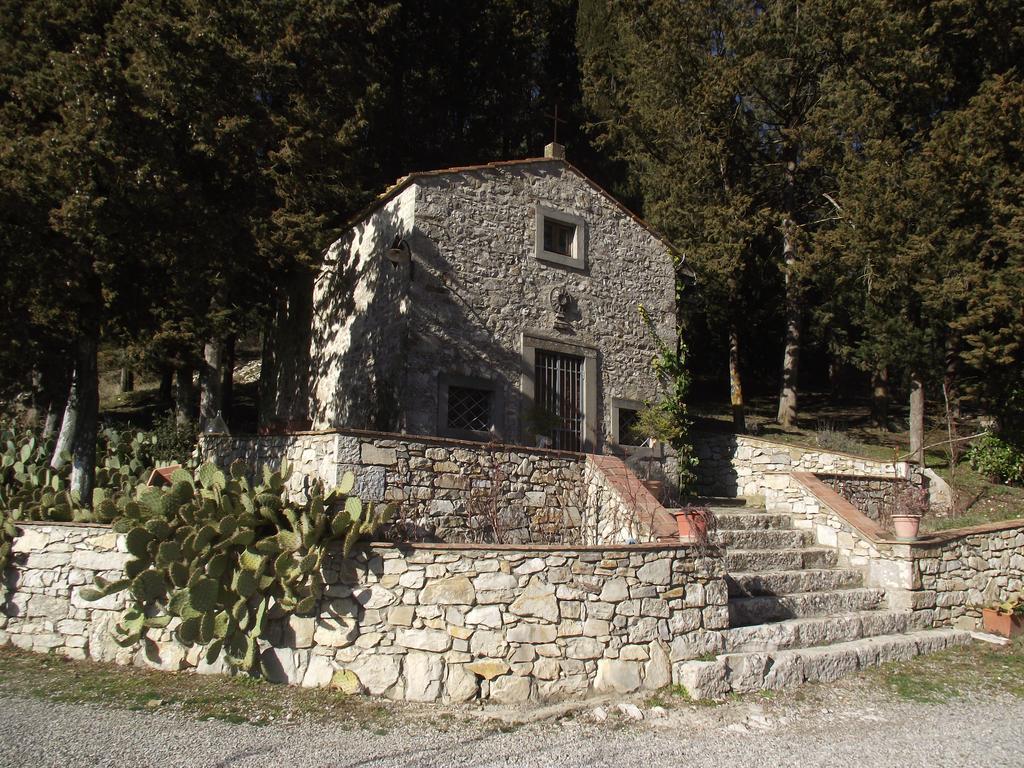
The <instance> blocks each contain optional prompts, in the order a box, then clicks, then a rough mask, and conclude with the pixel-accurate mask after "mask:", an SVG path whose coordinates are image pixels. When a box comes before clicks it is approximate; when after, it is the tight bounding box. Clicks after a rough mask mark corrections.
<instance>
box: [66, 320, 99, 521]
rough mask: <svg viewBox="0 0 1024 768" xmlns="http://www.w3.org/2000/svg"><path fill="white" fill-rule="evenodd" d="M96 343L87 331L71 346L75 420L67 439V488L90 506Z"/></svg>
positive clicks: (93, 477) (96, 418)
mask: <svg viewBox="0 0 1024 768" xmlns="http://www.w3.org/2000/svg"><path fill="white" fill-rule="evenodd" d="M98 347H99V342H98V339H97V338H96V336H95V335H92V334H89V335H86V336H82V338H80V339H79V340H78V345H77V347H76V350H75V373H76V376H77V378H78V420H77V422H76V424H75V434H74V437H73V438H72V441H71V492H72V493H77V494H78V498H79V500H80V502H81V503H82V504H84V505H85V506H92V489H93V485H94V483H95V480H96V433H97V431H98V428H99V414H100V387H99V372H98V369H97V361H96V352H97V349H98Z"/></svg>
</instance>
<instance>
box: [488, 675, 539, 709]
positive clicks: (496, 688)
mask: <svg viewBox="0 0 1024 768" xmlns="http://www.w3.org/2000/svg"><path fill="white" fill-rule="evenodd" d="M531 693H532V681H531V680H530V678H528V677H516V676H514V675H506V676H505V677H499V678H497V679H495V680H492V681H491V684H490V698H491V700H492V701H495V702H498V703H499V704H521V703H522V702H524V701H529V699H530V694H531Z"/></svg>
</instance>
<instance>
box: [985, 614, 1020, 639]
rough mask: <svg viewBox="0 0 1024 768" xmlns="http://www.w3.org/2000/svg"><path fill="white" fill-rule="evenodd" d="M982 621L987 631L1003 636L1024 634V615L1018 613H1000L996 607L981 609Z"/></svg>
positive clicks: (1011, 636)
mask: <svg viewBox="0 0 1024 768" xmlns="http://www.w3.org/2000/svg"><path fill="white" fill-rule="evenodd" d="M981 623H982V625H983V626H984V628H985V631H986V632H991V633H992V634H993V635H1000V636H1002V637H1010V638H1013V637H1017V636H1018V635H1024V616H1021V615H1019V614H1016V613H1000V612H999V611H997V610H996V609H995V608H982V609H981Z"/></svg>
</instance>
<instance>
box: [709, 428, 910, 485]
mask: <svg viewBox="0 0 1024 768" xmlns="http://www.w3.org/2000/svg"><path fill="white" fill-rule="evenodd" d="M694 449H695V451H696V454H697V458H698V459H699V460H700V464H699V465H698V466H697V489H698V491H699V492H700V493H701V494H703V495H705V496H763V495H764V493H765V477H766V475H771V474H776V473H786V472H813V473H816V474H844V475H874V476H882V477H889V478H891V477H894V476H899V477H907V476H908V473H909V471H910V465H909V464H907V462H903V461H901V462H897V463H896V464H895V465H893V463H892V462H885V461H875V460H874V459H867V458H864V457H863V456H853V455H851V454H845V453H835V452H832V451H823V450H818V449H814V448H804V447H801V446H795V445H786V444H783V443H775V442H771V441H769V440H762V439H761V438H757V437H750V436H748V435H734V434H721V433H711V432H701V433H695V434H694Z"/></svg>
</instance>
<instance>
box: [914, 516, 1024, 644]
mask: <svg viewBox="0 0 1024 768" xmlns="http://www.w3.org/2000/svg"><path fill="white" fill-rule="evenodd" d="M1000 525H1002V526H1004V527H1001V528H1000V527H999V526H1000ZM1005 526H1012V527H1005ZM979 528H983V529H987V530H977V531H976V532H975V533H969V534H967V535H962V536H957V537H956V538H953V539H950V540H946V541H940V542H938V543H936V544H923V545H921V546H915V547H914V548H913V553H912V554H913V558H914V569H915V573H914V578H915V583H916V584H917V586H918V590H919V591H920V597H919V598H918V600H919V601H933V602H934V606H935V607H934V616H935V623H936V624H944V625H953V626H959V627H966V628H973V627H974V626H977V623H978V621H979V620H980V618H981V609H982V608H984V607H987V606H988V605H989V604H991V603H993V602H1001V601H1003V600H1006V599H1007V598H1009V597H1011V596H1013V595H1017V594H1020V593H1021V592H1022V591H1024V521H1012V522H1010V523H1004V524H999V523H993V524H990V525H987V526H979Z"/></svg>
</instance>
